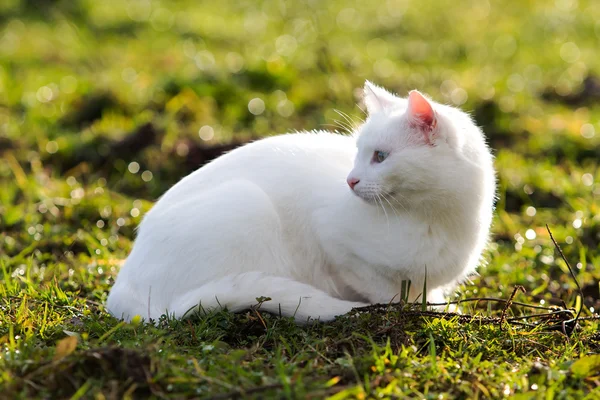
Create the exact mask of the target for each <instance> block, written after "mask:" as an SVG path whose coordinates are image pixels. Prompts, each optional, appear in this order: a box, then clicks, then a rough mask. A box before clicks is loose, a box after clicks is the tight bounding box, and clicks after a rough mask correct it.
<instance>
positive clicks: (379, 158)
mask: <svg viewBox="0 0 600 400" xmlns="http://www.w3.org/2000/svg"><path fill="white" fill-rule="evenodd" d="M389 155H390V153H386V152H385V151H379V150H378V151H376V152H375V153H374V154H373V161H374V162H376V163H382V162H383V161H384V160H385V159H386V158H387V157H388V156H389Z"/></svg>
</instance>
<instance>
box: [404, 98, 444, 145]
mask: <svg viewBox="0 0 600 400" xmlns="http://www.w3.org/2000/svg"><path fill="white" fill-rule="evenodd" d="M406 112H407V114H408V119H409V121H410V123H411V124H412V125H414V126H415V127H417V128H418V129H419V131H420V132H422V133H423V135H424V136H425V141H426V142H427V143H429V144H431V143H432V139H433V138H432V136H433V134H434V130H435V128H436V126H437V117H436V115H435V111H434V109H433V107H432V106H431V103H430V102H429V100H427V99H426V98H425V96H423V95H422V94H421V93H419V92H418V91H417V90H412V91H411V92H410V93H409V94H408V108H407V111H406Z"/></svg>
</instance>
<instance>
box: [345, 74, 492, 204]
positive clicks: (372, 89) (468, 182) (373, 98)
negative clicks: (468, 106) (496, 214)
mask: <svg viewBox="0 0 600 400" xmlns="http://www.w3.org/2000/svg"><path fill="white" fill-rule="evenodd" d="M364 104H365V105H366V108H367V111H368V118H367V120H366V122H365V124H364V125H363V126H361V127H360V128H359V130H358V132H357V133H358V137H357V148H358V152H357V155H356V159H355V162H354V168H353V169H352V171H351V172H350V174H349V175H348V179H347V181H348V185H349V186H350V188H351V190H352V191H353V192H354V193H355V194H356V195H357V196H358V197H360V198H362V199H363V200H365V201H367V202H369V203H373V204H379V205H381V206H389V207H392V208H397V209H399V210H401V209H402V208H404V209H405V210H406V209H408V208H411V209H415V208H424V207H425V208H427V209H431V208H432V207H434V208H435V207H439V206H444V205H445V204H447V205H451V204H452V203H456V202H459V203H460V202H468V203H470V201H469V199H472V200H475V201H476V198H477V197H479V196H481V195H482V193H484V191H485V190H487V189H488V188H489V186H488V185H487V184H486V183H485V182H484V181H485V180H486V179H488V180H490V179H491V183H490V184H491V185H493V181H494V176H493V168H492V157H491V155H490V153H489V150H488V148H487V146H486V144H485V141H484V138H483V135H482V134H481V131H480V130H479V129H478V128H477V127H476V126H475V124H474V123H473V122H472V120H471V119H470V118H469V116H467V115H466V114H465V113H463V112H462V111H460V110H457V109H455V108H452V107H449V106H444V105H441V104H438V103H435V102H433V101H431V100H429V99H427V98H426V97H425V96H423V95H422V94H421V93H419V92H418V91H411V92H410V93H409V95H408V98H406V99H403V98H399V97H397V96H395V95H393V94H391V93H389V92H387V91H386V90H384V89H382V88H379V87H377V86H375V85H373V84H371V83H369V82H367V83H366V84H365V89H364ZM470 196H471V197H470Z"/></svg>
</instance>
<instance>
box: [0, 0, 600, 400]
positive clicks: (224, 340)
mask: <svg viewBox="0 0 600 400" xmlns="http://www.w3.org/2000/svg"><path fill="white" fill-rule="evenodd" d="M598 21H600V7H597V5H596V3H595V1H593V0H579V1H577V0H557V1H551V2H548V1H542V0H531V1H525V2H510V3H500V2H495V1H492V2H487V1H481V0H470V1H464V2H451V1H448V0H439V1H435V0H423V1H419V2H409V1H393V0H389V1H381V2H347V1H341V0H333V1H323V2H318V1H305V2H301V1H297V2H277V1H264V2H249V1H248V2H246V1H234V0H230V1H222V2H197V1H192V0H181V1H152V2H145V1H141V0H136V1H128V2H120V1H116V0H115V1H113V0H110V1H102V2H99V1H93V0H80V1H64V0H54V1H40V0H5V1H3V2H1V4H0V156H1V161H0V346H1V351H0V384H1V385H2V391H1V394H0V397H6V398H50V397H51V398H74V399H78V398H98V399H103V398H117V397H129V398H136V397H144V396H154V397H158V398H184V397H214V398H229V397H236V396H238V397H239V396H253V397H257V398H268V397H275V398H282V397H283V398H315V399H320V398H324V397H328V396H331V397H332V398H334V399H340V398H369V397H380V398H402V397H414V398H430V399H442V398H443V399H450V398H479V399H483V398H504V397H511V398H516V399H580V398H587V399H597V398H600V388H599V386H600V334H599V333H598V331H599V328H600V322H599V321H598V320H597V319H594V318H593V315H594V312H597V310H598V309H599V308H600V286H599V282H600V268H599V266H600V250H599V242H600V168H599V163H598V160H599V159H600V150H599V149H600V107H599V106H598V104H600V95H599V94H598V93H599V90H600V58H598V57H597V48H598V43H599V41H600V22H598ZM365 79H369V80H372V81H374V82H376V83H378V84H381V85H384V86H386V87H388V88H390V89H392V90H394V91H395V92H397V93H400V94H405V93H406V92H407V90H410V89H413V88H419V89H420V90H422V91H424V92H426V93H428V94H430V95H431V96H432V97H433V98H434V99H436V100H437V101H441V102H445V103H449V104H455V105H460V106H461V107H462V108H464V109H466V110H469V111H470V112H471V113H472V115H473V116H474V117H475V119H476V120H477V122H478V124H480V125H481V126H483V127H484V130H485V131H486V134H487V136H488V139H489V142H490V144H491V146H492V147H493V149H494V153H495V155H496V167H497V170H498V179H499V192H498V195H499V199H498V204H497V210H496V218H495V221H494V228H493V238H492V243H491V245H490V250H489V253H488V254H487V260H488V263H487V265H486V266H483V267H482V268H480V274H481V275H480V276H479V277H477V278H476V279H474V280H473V282H472V283H471V284H468V285H465V286H464V287H463V288H462V291H461V293H460V295H459V297H458V298H461V299H467V298H473V297H494V298H500V299H504V300H507V299H509V297H510V296H511V293H513V290H514V289H515V288H516V287H517V286H519V285H520V286H523V287H524V289H525V293H522V292H518V293H517V294H516V296H515V298H514V301H515V303H513V305H511V306H510V307H508V308H507V309H506V310H505V311H506V312H505V315H504V317H503V318H501V315H502V313H503V307H504V303H501V302H495V301H480V302H466V303H464V304H463V306H462V307H463V312H464V313H465V314H466V315H473V316H475V317H474V318H470V317H465V316H462V317H461V316H456V315H437V314H428V313H419V312H417V311H415V310H410V309H403V308H402V307H400V306H390V307H380V308H373V309H370V310H368V311H364V312H360V313H358V312H357V313H355V315H348V316H344V317H340V318H339V319H337V320H336V321H334V322H332V323H328V324H317V325H314V326H310V327H297V326H295V325H294V324H293V322H292V321H291V320H288V319H284V318H278V317H275V316H272V315H268V314H264V313H261V312H260V310H258V311H249V312H247V313H244V314H239V315H232V314H228V313H225V312H219V313H215V314H211V315H209V316H205V317H195V318H193V319H191V320H189V321H168V320H166V319H165V320H162V321H160V324H159V325H158V326H156V327H155V326H149V325H144V324H140V323H132V324H125V323H122V322H119V321H117V320H115V319H114V318H112V317H111V316H110V315H108V314H107V312H106V310H105V308H104V306H103V303H104V301H105V300H106V296H107V293H108V291H109V289H110V286H111V284H112V283H113V282H114V278H115V277H116V275H117V272H118V269H119V266H120V265H121V263H122V260H123V259H124V258H125V257H126V256H127V253H128V251H129V250H130V249H131V245H132V241H133V238H134V228H135V226H136V225H137V223H139V221H140V218H141V217H142V216H143V214H144V212H146V211H147V210H148V209H149V208H150V207H151V206H152V202H153V200H155V199H156V198H157V197H158V196H160V194H162V193H163V192H164V191H165V190H167V189H168V188H169V187H170V186H171V185H173V184H174V183H175V182H176V181H177V180H179V179H180V178H181V177H182V176H184V175H185V174H187V173H189V172H191V171H192V170H194V169H195V168H197V167H198V166H199V165H201V164H202V163H204V162H206V161H207V160H209V159H211V158H213V157H215V156H216V155H218V154H219V153H220V152H222V151H224V150H227V149H229V148H231V146H233V145H235V144H236V143H241V142H243V141H246V140H248V139H252V138H257V137H261V136H264V135H268V134H274V133H282V132H287V131H292V130H304V129H307V130H308V129H332V128H331V125H335V124H336V120H337V119H339V116H338V115H337V114H336V113H335V109H338V110H341V111H343V112H347V113H349V114H352V115H356V116H360V115H361V113H362V112H361V111H360V110H359V109H358V107H357V106H356V103H357V101H358V100H357V97H356V95H355V94H356V88H360V87H362V85H363V82H364V80H365ZM253 98H260V99H261V100H263V102H264V104H265V110H264V112H262V113H260V114H259V115H253V114H252V113H250V112H249V111H248V103H249V101H250V100H251V99H253ZM211 132H212V138H211V135H210V133H211ZM546 224H548V225H549V226H550V228H551V229H552V232H553V234H554V237H555V238H556V240H557V242H558V243H559V244H560V245H561V247H562V249H563V251H564V253H565V257H566V258H567V260H568V261H569V263H570V264H571V265H572V266H573V271H574V274H575V275H576V278H577V280H578V281H579V283H580V284H581V286H582V290H583V304H581V303H580V302H578V300H577V294H578V291H577V287H576V284H575V280H574V279H573V277H571V274H570V273H569V270H568V268H567V265H566V263H565V262H564V261H563V260H562V259H561V257H560V255H559V254H558V252H557V250H556V249H555V247H554V245H553V243H552V241H551V240H550V237H549V235H548V233H547V231H546V228H545V225H546ZM519 302H521V303H525V304H531V305H544V306H548V305H555V306H557V307H558V309H563V308H566V309H569V308H576V309H577V310H581V317H583V318H585V319H584V320H581V321H580V322H579V327H578V328H577V329H575V330H574V331H573V332H571V329H572V328H573V324H572V323H567V324H566V325H565V331H564V332H563V328H562V325H561V322H562V321H565V320H568V319H570V318H571V317H572V314H569V315H567V314H566V313H563V314H559V316H558V317H556V316H555V320H549V321H546V322H544V320H543V319H542V318H536V319H534V320H532V321H529V322H538V324H537V325H536V326H521V325H516V324H515V323H514V322H515V321H514V320H513V318H515V317H517V316H521V315H525V314H530V313H536V312H537V313H543V312H544V311H543V310H532V309H530V308H528V307H526V306H523V305H519V304H517V303H519ZM523 321H524V320H518V321H516V322H523ZM565 332H566V333H570V335H566V334H565Z"/></svg>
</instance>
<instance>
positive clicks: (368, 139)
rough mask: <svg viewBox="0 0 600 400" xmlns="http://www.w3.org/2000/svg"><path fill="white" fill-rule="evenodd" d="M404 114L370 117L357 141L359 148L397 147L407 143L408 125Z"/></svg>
mask: <svg viewBox="0 0 600 400" xmlns="http://www.w3.org/2000/svg"><path fill="white" fill-rule="evenodd" d="M403 114H404V113H403V112H394V113H380V114H376V115H373V116H370V117H369V119H368V120H367V122H366V123H365V124H364V125H363V126H362V129H361V131H360V134H359V136H358V140H357V146H358V147H359V148H362V147H364V148H374V147H382V146H385V147H395V146H400V145H402V144H403V143H405V142H406V139H407V124H406V118H405V117H404V115H403Z"/></svg>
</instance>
